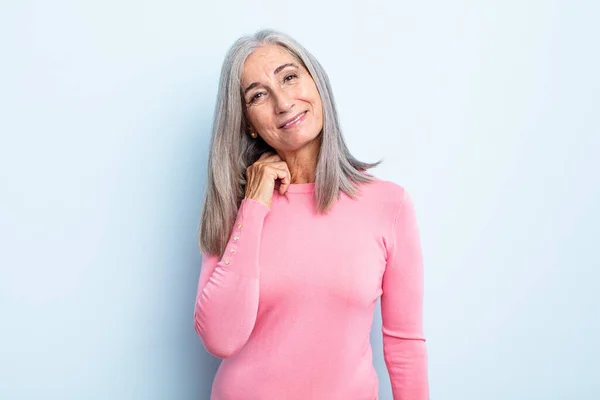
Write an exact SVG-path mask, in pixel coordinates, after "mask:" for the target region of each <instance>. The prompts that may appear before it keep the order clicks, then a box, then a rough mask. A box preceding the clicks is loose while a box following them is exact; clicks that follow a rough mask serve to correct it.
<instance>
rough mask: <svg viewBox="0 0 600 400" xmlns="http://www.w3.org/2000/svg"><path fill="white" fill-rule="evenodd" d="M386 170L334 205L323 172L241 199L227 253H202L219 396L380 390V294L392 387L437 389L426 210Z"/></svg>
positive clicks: (346, 394)
mask: <svg viewBox="0 0 600 400" xmlns="http://www.w3.org/2000/svg"><path fill="white" fill-rule="evenodd" d="M375 179H376V180H375V182H372V183H367V184H362V185H360V190H361V193H360V194H359V196H358V198H356V199H352V198H351V197H349V196H347V195H346V194H345V193H343V192H342V193H341V196H340V198H339V200H338V201H337V202H336V203H335V205H334V206H333V208H332V209H331V210H330V211H329V212H328V213H327V214H325V215H320V214H318V213H317V211H316V203H315V200H314V189H315V186H314V183H303V184H292V185H290V186H289V187H288V190H287V192H286V193H285V194H284V195H280V194H279V192H278V191H277V190H275V191H274V193H273V200H272V204H271V206H270V207H268V206H266V205H264V204H262V203H260V202H258V201H256V200H254V199H250V198H245V199H243V200H242V202H241V204H240V206H239V209H238V212H237V217H236V221H235V224H234V226H233V229H232V232H231V236H230V239H229V241H228V244H227V248H226V249H225V252H224V253H223V254H222V255H220V256H217V255H212V254H204V253H203V254H202V265H201V269H200V278H199V282H198V291H197V296H196V302H195V307H194V325H195V330H196V332H197V333H198V335H199V337H200V339H201V341H202V343H203V345H204V347H205V348H206V350H207V351H208V352H209V353H210V354H212V355H214V356H216V357H219V358H222V359H223V360H222V362H221V364H220V366H219V369H218V370H217V373H216V376H215V378H214V381H213V385H212V392H211V393H212V394H211V400H271V399H273V400H309V399H310V400H334V399H339V400H376V399H377V396H378V385H379V382H378V378H377V375H376V372H375V369H374V366H373V360H372V349H371V345H370V342H369V334H370V330H371V326H372V322H373V316H374V310H375V306H376V304H377V300H378V299H379V298H380V304H381V316H382V335H383V352H384V360H385V364H386V367H387V371H388V373H389V378H390V382H391V386H392V392H393V398H394V400H427V399H429V385H428V373H427V350H426V345H425V335H424V332H423V317H422V316H423V289H424V284H423V261H422V254H421V245H420V239H419V232H418V227H417V221H416V217H415V209H414V205H413V202H412V200H411V197H410V196H409V194H408V193H407V191H406V190H405V189H404V188H403V187H401V186H400V185H398V184H396V183H393V182H390V181H384V180H380V179H378V178H375Z"/></svg>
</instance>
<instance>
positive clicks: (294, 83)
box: [242, 45, 323, 152]
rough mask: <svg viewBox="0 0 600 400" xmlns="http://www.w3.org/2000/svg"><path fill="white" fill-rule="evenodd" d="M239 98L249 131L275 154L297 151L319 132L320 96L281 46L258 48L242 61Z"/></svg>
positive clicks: (305, 72) (321, 115)
mask: <svg viewBox="0 0 600 400" xmlns="http://www.w3.org/2000/svg"><path fill="white" fill-rule="evenodd" d="M242 96H243V101H244V103H245V105H246V107H245V114H246V119H247V120H248V122H249V123H250V126H251V128H252V130H253V131H254V132H256V133H257V134H258V135H260V136H261V137H262V138H263V139H264V141H265V142H267V144H269V145H270V146H271V147H273V148H274V149H276V150H278V151H282V152H293V151H297V150H299V149H300V148H302V147H304V146H306V145H307V144H308V143H311V142H312V141H313V140H314V139H315V138H316V137H318V135H319V133H320V132H321V130H322V129H323V108H322V103H321V96H320V95H319V92H318V90H317V87H316V85H315V82H314V80H313V79H312V77H311V76H310V74H309V73H308V71H307V70H306V69H305V68H304V67H303V66H302V65H301V63H300V62H298V60H297V59H296V58H295V57H293V56H292V55H291V54H290V53H289V52H288V51H287V50H286V49H284V48H283V47H281V46H278V45H265V46H262V47H260V48H258V49H256V50H255V51H254V53H252V54H251V55H250V56H249V57H248V58H247V59H246V62H245V63H244V67H243V70H242Z"/></svg>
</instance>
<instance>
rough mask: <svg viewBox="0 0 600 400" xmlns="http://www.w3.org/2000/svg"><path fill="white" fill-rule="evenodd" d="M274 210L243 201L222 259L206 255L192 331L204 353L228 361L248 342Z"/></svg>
mask: <svg viewBox="0 0 600 400" xmlns="http://www.w3.org/2000/svg"><path fill="white" fill-rule="evenodd" d="M269 210H270V208H269V207H268V206H266V205H264V204H262V203H260V202H259V201H256V200H254V199H250V198H245V199H243V200H242V202H241V204H240V207H239V209H238V213H237V217H236V221H235V225H234V227H233V230H232V232H231V236H230V238H229V241H228V244H227V247H226V249H225V252H224V254H223V256H222V257H217V256H215V255H211V254H205V253H203V254H202V266H201V269H200V278H199V281H198V292H197V295H196V303H195V306H194V328H195V330H196V332H197V333H198V335H199V336H200V339H201V340H202V343H203V344H204V347H205V348H206V350H207V351H208V352H209V353H211V354H212V355H214V356H216V357H219V358H227V357H230V356H232V355H233V354H235V353H236V352H237V351H239V350H240V349H241V348H242V347H243V346H244V344H245V343H246V342H247V340H248V338H249V336H250V333H251V332H252V329H253V328H254V324H255V322H256V315H257V311H258V295H259V273H260V270H259V247H260V239H261V234H262V229H263V223H264V220H265V218H266V216H267V214H268V213H269Z"/></svg>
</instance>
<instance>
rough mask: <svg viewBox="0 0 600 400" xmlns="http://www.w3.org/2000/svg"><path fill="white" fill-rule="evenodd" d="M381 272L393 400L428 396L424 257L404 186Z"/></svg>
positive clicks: (385, 345) (386, 354) (385, 348)
mask: <svg viewBox="0 0 600 400" xmlns="http://www.w3.org/2000/svg"><path fill="white" fill-rule="evenodd" d="M393 226H394V227H393V230H392V234H391V239H390V243H389V245H388V254H387V264H386V269H385V273H384V276H383V283H382V286H383V294H382V296H381V316H382V332H383V351H384V359H385V363H386V366H387V369H388V372H389V375H390V381H391V384H392V393H393V396H394V400H428V399H429V382H428V372H427V349H426V346H425V336H424V333H423V287H424V285H423V262H422V254H421V243H420V238H419V229H418V226H417V221H416V216H415V210H414V206H413V202H412V199H411V198H410V196H409V194H408V193H407V192H406V190H404V194H403V200H402V203H401V205H400V208H399V210H398V212H397V214H396V217H395V221H394V225H393Z"/></svg>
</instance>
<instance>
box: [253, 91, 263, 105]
mask: <svg viewBox="0 0 600 400" xmlns="http://www.w3.org/2000/svg"><path fill="white" fill-rule="evenodd" d="M262 95H263V93H262V92H258V93H256V94H255V95H254V96H252V98H251V99H250V103H254V102H255V101H256V100H258V99H260V98H261V97H262Z"/></svg>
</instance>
